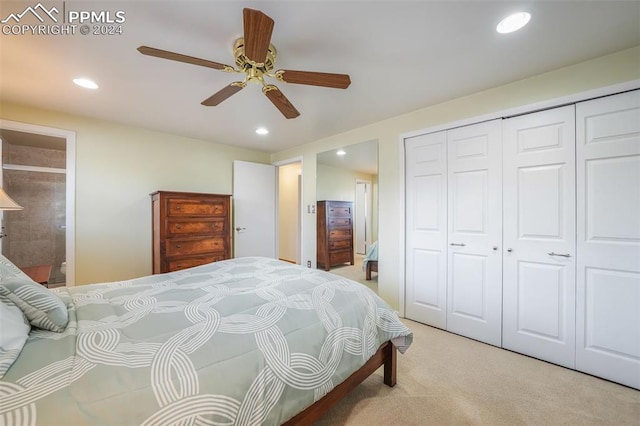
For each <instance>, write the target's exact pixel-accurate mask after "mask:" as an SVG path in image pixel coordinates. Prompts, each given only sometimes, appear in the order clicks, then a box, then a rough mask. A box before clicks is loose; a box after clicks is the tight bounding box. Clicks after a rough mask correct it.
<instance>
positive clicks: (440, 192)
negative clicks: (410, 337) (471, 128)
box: [405, 132, 447, 328]
mask: <svg viewBox="0 0 640 426" xmlns="http://www.w3.org/2000/svg"><path fill="white" fill-rule="evenodd" d="M446 142H447V138H446V132H438V133H431V134H426V135H420V136H416V137H413V138H407V139H405V164H406V168H405V192H406V194H405V205H406V207H405V214H406V217H405V220H406V222H405V239H406V240H405V244H406V248H405V259H406V260H405V262H406V265H405V271H406V276H405V283H406V296H405V315H406V317H407V318H409V319H412V320H415V321H419V322H421V323H424V324H428V325H432V326H434V327H439V328H446V326H447V323H446V301H447V149H446Z"/></svg>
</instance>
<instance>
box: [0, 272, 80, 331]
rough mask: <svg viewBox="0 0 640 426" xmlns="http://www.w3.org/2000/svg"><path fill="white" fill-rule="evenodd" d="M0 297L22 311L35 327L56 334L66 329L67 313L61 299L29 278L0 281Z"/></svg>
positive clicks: (16, 277)
mask: <svg viewBox="0 0 640 426" xmlns="http://www.w3.org/2000/svg"><path fill="white" fill-rule="evenodd" d="M0 295H2V296H5V297H6V298H7V299H9V300H11V301H12V302H13V303H15V304H16V305H17V306H18V307H19V308H20V309H22V312H24V314H25V315H26V316H27V318H28V319H29V322H30V323H31V325H33V326H35V327H38V328H42V329H45V330H50V331H57V332H62V331H64V330H65V328H66V327H67V323H68V322H69V313H68V312H67V306H66V305H65V304H64V302H63V301H62V299H60V297H58V295H56V294H55V293H54V292H52V291H51V290H49V289H48V288H46V287H44V286H42V285H40V284H38V283H36V282H35V281H33V280H32V279H30V278H29V277H26V278H25V277H21V276H14V277H10V278H3V279H2V281H0Z"/></svg>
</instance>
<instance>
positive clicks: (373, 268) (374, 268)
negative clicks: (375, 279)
mask: <svg viewBox="0 0 640 426" xmlns="http://www.w3.org/2000/svg"><path fill="white" fill-rule="evenodd" d="M365 269H366V274H365V275H366V279H367V281H368V280H370V279H371V272H378V261H377V260H370V261H368V262H367V267H366V268H365Z"/></svg>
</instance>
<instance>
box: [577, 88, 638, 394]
mask: <svg viewBox="0 0 640 426" xmlns="http://www.w3.org/2000/svg"><path fill="white" fill-rule="evenodd" d="M576 113H577V123H578V125H577V152H576V154H577V178H578V180H577V182H578V186H577V187H578V193H577V195H578V202H577V207H578V265H577V268H578V277H577V337H576V368H577V369H578V370H581V371H584V372H587V373H590V374H594V375H596V376H600V377H604V378H607V379H610V380H613V381H616V382H619V383H623V384H625V385H628V386H632V387H635V388H639V389H640V91H634V92H630V93H625V94H620V95H616V96H610V97H606V98H601V99H597V100H593V101H588V102H584V103H579V104H577V107H576Z"/></svg>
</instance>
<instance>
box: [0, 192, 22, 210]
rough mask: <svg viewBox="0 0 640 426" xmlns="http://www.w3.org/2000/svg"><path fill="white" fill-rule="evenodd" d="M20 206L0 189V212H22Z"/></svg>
mask: <svg viewBox="0 0 640 426" xmlns="http://www.w3.org/2000/svg"><path fill="white" fill-rule="evenodd" d="M22 208H23V207H22V206H21V205H19V204H18V203H16V202H15V201H13V200H12V199H11V197H9V196H8V195H7V193H6V192H4V189H2V188H0V210H22Z"/></svg>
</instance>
